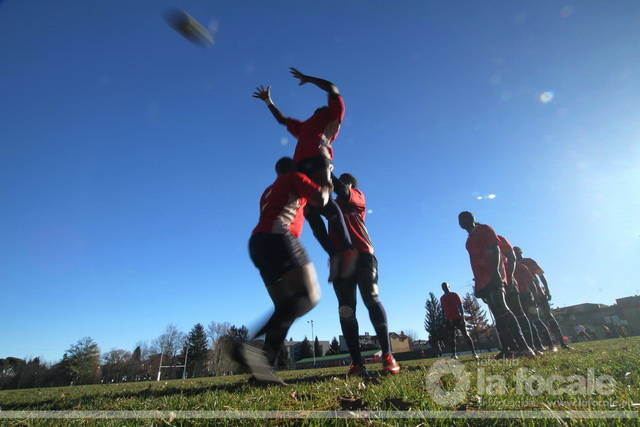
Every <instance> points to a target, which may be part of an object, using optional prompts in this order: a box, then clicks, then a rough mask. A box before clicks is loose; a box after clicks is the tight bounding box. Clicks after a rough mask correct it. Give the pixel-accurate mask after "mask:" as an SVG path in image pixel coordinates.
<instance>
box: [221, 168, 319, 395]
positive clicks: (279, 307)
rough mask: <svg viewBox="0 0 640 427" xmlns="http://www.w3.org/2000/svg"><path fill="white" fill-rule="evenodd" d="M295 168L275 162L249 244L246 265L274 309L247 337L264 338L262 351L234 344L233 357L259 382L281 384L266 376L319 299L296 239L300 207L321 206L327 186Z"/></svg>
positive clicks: (310, 266) (300, 221)
mask: <svg viewBox="0 0 640 427" xmlns="http://www.w3.org/2000/svg"><path fill="white" fill-rule="evenodd" d="M296 169H297V166H296V164H295V162H294V161H293V159H291V158H288V157H283V158H282V159H280V160H278V162H277V163H276V173H277V176H278V177H277V178H276V180H275V182H274V183H273V184H271V185H270V186H269V187H267V189H266V190H265V191H264V193H263V194H262V197H261V198H260V219H259V221H258V225H257V226H256V227H255V228H254V230H253V233H252V235H251V238H250V239H249V254H250V256H251V260H252V261H253V264H254V265H255V266H256V268H258V270H259V271H260V275H261V276H262V280H263V281H264V284H265V286H266V287H267V292H269V296H270V297H271V300H272V301H273V305H274V306H275V310H274V312H273V315H272V316H271V317H270V318H269V320H268V321H267V322H266V324H265V325H264V326H262V327H261V328H260V329H259V330H258V332H256V333H255V335H254V336H253V337H252V339H254V338H256V337H259V336H261V335H263V334H264V335H266V336H265V342H264V347H263V350H262V351H260V350H258V349H256V348H254V347H252V346H250V345H247V344H245V345H237V346H236V347H235V351H234V358H235V359H236V360H237V361H238V362H239V363H240V364H241V365H243V366H244V367H245V368H247V369H249V370H250V371H251V373H252V375H253V378H254V380H255V381H257V382H259V383H275V384H283V382H282V380H280V379H279V378H278V377H276V376H275V374H274V373H273V371H272V366H273V365H274V363H275V361H276V360H277V355H278V351H279V350H280V348H281V347H282V344H283V342H284V340H285V338H286V336H287V332H288V331H289V328H290V327H291V325H292V324H293V322H294V321H295V320H296V319H297V318H298V317H300V316H302V315H304V314H305V313H307V312H308V311H309V310H311V309H312V308H313V307H314V306H315V305H316V304H317V302H318V300H319V298H320V288H319V286H318V280H317V278H316V273H315V270H314V268H313V264H312V263H311V262H310V261H309V258H308V257H307V253H306V252H305V250H304V248H303V247H302V245H301V244H300V240H299V239H298V238H299V237H300V233H301V232H302V226H303V224H304V215H303V209H304V207H305V205H306V204H307V203H309V204H311V205H313V206H317V207H322V206H324V205H325V204H326V202H327V200H328V199H329V192H330V187H328V186H324V187H321V186H319V185H318V184H316V183H315V182H313V181H311V180H310V179H309V178H308V177H307V176H306V175H303V174H301V173H299V172H297V171H296Z"/></svg>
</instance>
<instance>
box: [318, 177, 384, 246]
mask: <svg viewBox="0 0 640 427" xmlns="http://www.w3.org/2000/svg"><path fill="white" fill-rule="evenodd" d="M336 202H337V203H338V206H339V207H340V210H341V211H342V215H343V216H344V222H345V224H346V226H347V230H348V231H349V235H350V236H351V243H352V244H353V247H354V248H355V249H357V250H358V252H366V253H370V254H372V253H373V243H372V242H371V238H370V237H369V232H368V231H367V227H366V226H365V224H364V218H365V216H366V215H367V206H366V203H365V199H364V194H363V193H362V191H360V190H357V189H355V188H351V189H350V190H349V198H348V199H347V198H344V197H338V198H337V199H336ZM329 236H330V237H331V240H332V241H333V244H334V245H336V247H339V243H340V239H338V238H337V236H336V231H335V230H334V229H333V228H331V227H329Z"/></svg>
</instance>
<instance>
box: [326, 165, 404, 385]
mask: <svg viewBox="0 0 640 427" xmlns="http://www.w3.org/2000/svg"><path fill="white" fill-rule="evenodd" d="M333 190H334V191H335V193H336V195H337V198H336V201H337V203H338V206H339V207H340V210H341V212H342V214H343V216H344V220H345V223H346V225H347V229H348V231H349V236H350V237H351V241H352V242H353V246H354V248H355V249H356V250H357V251H358V254H357V260H356V268H355V271H354V272H353V273H352V274H350V275H349V276H346V277H338V278H336V280H335V281H334V282H333V288H334V291H335V293H336V297H337V299H338V314H339V316H340V326H341V328H342V333H343V335H344V338H345V341H346V342H347V347H348V348H349V353H350V354H351V367H350V368H349V372H348V373H347V375H348V376H366V375H367V371H366V369H365V367H364V361H363V360H362V355H361V354H360V345H359V342H358V337H359V332H358V320H357V318H356V290H357V289H360V296H361V297H362V301H363V302H364V305H365V306H366V307H367V310H368V311H369V319H370V320H371V324H372V325H373V328H374V329H375V331H376V336H377V337H378V342H379V343H380V348H381V350H382V366H383V369H384V372H385V373H388V374H397V373H399V372H400V365H398V363H397V362H396V360H395V358H394V357H393V354H392V353H391V345H390V343H389V329H388V326H387V315H386V312H385V310H384V307H383V306H382V302H381V301H380V297H379V294H378V260H377V259H376V256H375V255H374V254H373V252H374V251H373V243H372V242H371V238H370V237H369V232H368V230H367V227H366V225H365V223H364V219H365V215H366V212H367V207H366V203H365V197H364V194H363V193H362V191H360V190H359V189H358V181H357V180H356V178H355V177H354V176H353V175H351V174H348V173H343V174H342V175H340V178H339V179H338V178H336V177H335V176H334V177H333ZM318 231H319V232H320V233H322V234H323V235H322V236H317V237H319V240H320V241H324V240H326V237H325V236H324V234H326V230H325V229H324V225H323V227H322V230H318ZM329 238H330V239H331V241H332V243H333V245H334V247H336V248H337V249H338V250H340V249H342V247H341V245H342V244H343V243H342V239H341V238H340V231H339V230H336V229H335V227H334V224H331V223H330V224H329Z"/></svg>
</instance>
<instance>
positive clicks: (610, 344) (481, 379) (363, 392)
mask: <svg viewBox="0 0 640 427" xmlns="http://www.w3.org/2000/svg"><path fill="white" fill-rule="evenodd" d="M482 357H483V358H482V359H481V361H480V362H479V363H476V362H473V361H472V360H470V359H469V358H468V357H463V358H461V360H460V362H461V363H462V364H463V366H464V372H465V374H464V375H465V377H466V378H467V379H468V380H469V381H468V384H463V385H462V387H463V388H465V387H466V390H463V392H462V394H461V395H459V396H461V399H459V401H455V400H456V399H455V397H456V396H458V395H455V394H453V395H449V394H445V393H443V394H441V395H440V396H444V397H445V398H450V397H451V396H453V397H454V398H453V399H450V400H454V401H455V402H453V403H452V404H449V405H448V406H443V405H441V404H438V403H436V401H434V394H433V393H434V388H433V384H435V383H433V381H431V382H430V381H429V379H431V380H433V378H434V375H436V377H437V378H436V379H437V381H436V383H437V385H438V387H442V388H441V389H440V390H443V389H444V390H447V391H449V390H451V391H453V390H455V387H456V386H458V387H460V380H459V378H460V377H457V379H456V378H454V377H453V376H451V375H443V376H438V375H437V374H435V373H434V372H435V371H436V370H435V368H434V363H436V362H437V361H439V360H440V361H441V362H440V364H442V363H443V362H444V361H446V360H449V359H422V360H414V361H407V362H401V365H402V368H403V372H402V373H401V374H400V375H397V376H393V377H382V376H380V375H379V374H378V370H379V369H380V366H379V365H370V366H369V369H370V370H371V372H372V373H373V374H374V375H373V379H372V380H371V381H367V382H363V381H361V380H359V379H348V380H347V379H346V378H345V372H346V368H325V369H313V370H299V371H286V372H281V373H280V374H281V376H282V377H283V378H284V379H285V381H287V382H288V383H289V386H287V387H282V386H273V387H265V388H258V387H253V386H250V385H248V384H247V383H246V376H244V375H237V376H227V377H218V378H201V379H189V380H173V381H161V382H143V383H132V384H111V385H91V386H76V387H60V388H43V389H29V390H16V391H3V392H0V407H1V408H2V412H0V415H1V416H3V417H6V416H11V417H17V418H4V419H2V420H0V424H1V425H3V426H4V425H24V424H25V422H26V421H27V420H26V419H25V417H26V416H27V414H26V413H16V412H11V411H31V410H35V411H41V410H56V411H58V410H66V411H95V410H98V411H134V410H135V411H154V410H158V411H163V412H162V413H157V414H154V413H151V412H141V413H137V414H134V413H116V414H115V415H114V414H111V415H109V416H121V417H126V418H127V419H106V420H105V419H76V420H73V421H72V420H68V419H67V420H61V419H58V420H55V419H46V420H29V421H28V423H29V424H39V425H50V424H52V423H56V424H60V425H62V424H68V423H74V424H77V425H93V424H100V425H114V426H115V425H149V424H156V425H160V424H165V423H168V424H176V425H181V424H185V423H186V424H189V425H191V424H199V425H210V424H213V423H225V424H233V425H237V424H243V425H250V424H255V420H251V419H246V418H231V419H220V418H217V417H220V416H221V415H228V416H235V417H246V416H250V415H254V416H263V417H274V416H277V417H280V419H275V420H274V419H271V421H267V420H264V419H263V420H262V421H261V422H268V423H273V424H296V425H297V424H300V423H304V424H305V425H324V424H326V423H327V422H328V421H329V420H327V419H325V418H320V417H328V416H333V415H338V416H340V417H353V416H359V415H364V414H366V415H368V416H369V417H373V418H368V419H367V420H362V419H361V420H353V419H352V420H346V419H340V420H332V421H331V422H332V423H337V424H345V423H347V424H351V423H354V424H359V425H360V424H369V423H373V424H408V425H418V424H420V423H425V424H426V423H429V424H442V425H444V424H447V425H448V424H450V423H451V422H452V419H451V418H453V417H456V419H455V420H453V421H455V423H456V424H460V425H463V424H467V423H473V424H477V423H480V424H483V425H484V424H486V425H504V424H516V425H521V424H525V425H539V424H545V425H556V424H558V423H561V424H562V423H567V424H574V423H576V422H579V423H580V424H581V425H584V424H586V425H603V424H607V425H629V424H634V425H637V424H638V418H637V416H638V411H639V410H640V405H639V403H640V390H639V386H640V337H634V338H628V339H610V340H603V341H595V342H590V343H577V344H575V350H574V351H560V352H558V353H553V354H546V355H544V356H543V357H540V358H537V359H535V360H522V359H518V360H510V361H494V360H493V359H491V357H490V355H488V354H483V355H482ZM454 365H455V366H458V365H456V364H455V363H454ZM436 366H437V365H436ZM466 373H468V375H467V374H466ZM606 375H608V376H610V377H611V378H612V379H613V380H611V379H609V380H608V382H607V381H606V379H607V378H609V377H605V376H606ZM501 378H502V379H501ZM603 379H604V380H603ZM581 381H582V382H581ZM429 384H431V385H429ZM541 384H542V386H541ZM545 384H546V385H545ZM603 384H604V385H603ZM607 386H610V389H607ZM545 387H546V388H545ZM602 387H604V388H602ZM436 388H437V387H436ZM563 390H564V392H563ZM170 411H175V413H170ZM182 411H207V412H193V413H186V412H182ZM217 411H226V412H225V413H224V414H221V413H220V412H217ZM243 411H322V412H310V413H298V412H284V413H282V414H274V413H273V412H271V413H260V412H256V413H247V412H243ZM331 411H337V412H335V413H333V412H331ZM367 411H368V412H367ZM441 411H447V412H441ZM487 411H488V412H487ZM494 411H499V412H494ZM504 411H510V412H504ZM513 411H522V412H518V413H516V412H513ZM36 414H40V415H41V413H36ZM53 414H54V415H53V416H62V415H63V414H64V415H65V416H78V415H79V414H81V413H77V412H64V413H53ZM85 414H86V413H85ZM496 414H497V415H503V416H504V415H507V414H509V417H510V418H507V419H486V418H471V419H469V418H458V417H484V416H488V415H494V416H495V415H496ZM95 415H96V414H92V416H95ZM98 415H99V416H106V415H107V414H105V413H100V414H98ZM567 415H570V416H576V415H578V416H579V417H580V419H579V420H578V419H575V418H566V419H564V420H562V418H563V417H566V416H567ZM589 415H599V416H605V417H610V418H609V419H585V418H584V417H585V416H589ZM134 416H140V417H143V418H141V419H135V418H133V419H132V418H130V417H134ZM301 416H310V417H309V418H307V419H300V418H287V417H301ZM533 416H537V417H543V418H538V419H534V418H530V417H533ZM186 417H190V418H189V419H186ZM194 417H199V418H194ZM207 417H209V418H207ZM211 417H214V418H213V419H211ZM414 417H415V418H414ZM545 417H546V418H545ZM621 417H623V418H621ZM624 417H635V418H632V419H629V418H627V419H625V418H624ZM429 418H431V419H429Z"/></svg>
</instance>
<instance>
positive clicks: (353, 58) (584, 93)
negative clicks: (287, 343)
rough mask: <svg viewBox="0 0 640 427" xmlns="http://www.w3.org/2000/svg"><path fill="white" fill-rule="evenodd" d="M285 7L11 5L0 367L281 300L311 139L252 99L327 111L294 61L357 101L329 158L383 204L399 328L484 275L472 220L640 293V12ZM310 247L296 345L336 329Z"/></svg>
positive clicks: (578, 283)
mask: <svg viewBox="0 0 640 427" xmlns="http://www.w3.org/2000/svg"><path fill="white" fill-rule="evenodd" d="M270 4H272V2H257V1H254V2H243V3H242V7H240V6H238V5H232V4H231V3H225V4H223V3H220V2H212V1H211V2H209V1H207V2H205V1H195V0H193V1H184V2H177V3H176V2H168V1H164V0H153V1H151V0H140V1H136V2H124V1H116V0H114V1H110V2H78V1H70V0H66V1H56V2H48V1H17V0H6V1H4V2H2V3H1V4H0V55H1V56H2V58H3V61H2V66H1V67H0V94H1V97H0V99H2V102H0V142H1V143H0V206H2V211H1V212H2V213H1V216H0V218H1V219H2V220H1V221H0V236H2V238H1V239H0V286H1V289H2V298H0V313H1V317H2V323H3V332H2V333H1V334H0V357H5V356H10V355H13V356H19V357H22V356H43V357H44V358H46V359H47V360H50V361H53V360H57V359H59V358H60V357H61V356H62V353H63V352H64V350H65V349H66V348H68V346H69V345H70V344H71V343H73V342H75V341H76V340H77V339H79V338H81V337H83V336H87V335H88V336H91V337H92V338H94V339H95V340H96V341H97V342H98V343H99V345H100V346H101V348H102V349H103V350H104V351H107V350H109V349H112V348H125V349H129V350H132V349H133V347H134V346H135V344H136V342H138V341H139V340H150V339H153V338H155V337H157V336H158V335H160V334H161V333H162V331H163V329H164V328H165V326H166V325H167V324H168V323H174V324H176V325H177V326H178V327H179V328H180V329H182V330H184V331H187V330H188V329H190V328H191V327H192V326H193V325H194V324H195V323H197V322H201V323H203V324H205V325H206V324H207V323H208V322H210V321H212V320H215V321H228V322H232V323H235V324H243V323H244V324H254V321H255V320H256V319H258V318H259V317H261V316H263V315H264V314H266V313H267V312H268V311H269V309H270V302H269V299H268V296H267V294H266V291H265V290H264V287H263V285H262V283H261V281H260V278H259V275H258V273H257V271H256V270H255V269H254V267H253V266H252V264H251V262H250V260H249V258H248V254H247V240H248V237H249V234H250V232H251V229H252V228H253V227H254V226H255V224H256V222H257V217H258V199H259V196H260V194H261V192H262V190H263V189H264V187H266V186H267V185H269V184H270V183H271V182H272V180H273V178H274V176H273V172H272V171H273V163H274V161H275V160H276V159H277V158H279V157H280V156H283V155H290V154H292V153H293V149H294V144H295V141H294V140H293V138H292V137H291V136H289V135H287V133H286V130H285V129H284V128H283V127H280V126H278V125H277V124H276V122H275V121H274V120H273V119H272V118H271V116H270V114H269V113H268V111H267V110H266V108H265V107H264V106H263V105H262V104H260V103H259V102H258V101H256V100H254V99H252V98H251V97H250V95H251V92H252V91H253V90H254V88H255V86H257V85H258V84H270V85H272V88H273V89H272V91H273V97H274V100H275V102H276V104H277V105H278V106H279V107H280V108H281V109H282V110H283V112H284V113H285V114H286V115H290V116H293V117H298V118H306V117H308V116H309V115H310V114H311V112H312V111H313V109H314V108H316V107H317V106H319V105H320V104H322V103H323V102H324V101H325V98H324V96H323V94H322V92H320V91H319V90H318V89H316V88H314V87H311V86H309V85H307V86H303V87H298V86H297V83H296V81H295V80H294V79H292V78H291V77H290V76H289V74H288V72H287V70H288V67H290V66H295V67H298V68H299V69H300V70H302V71H303V72H306V73H309V74H314V75H318V76H322V77H325V78H328V79H330V80H332V81H334V82H335V83H336V84H337V85H338V86H339V88H340V90H341V92H342V93H343V95H344V97H345V101H346V105H347V111H346V118H345V121H344V124H343V127H342V131H341V134H340V136H339V137H338V139H337V140H336V142H335V145H334V147H335V167H336V170H337V171H338V172H342V171H349V172H351V173H353V174H354V175H355V176H356V177H358V179H359V180H360V183H361V188H362V190H363V191H364V192H365V194H366V196H367V199H368V203H369V209H371V211H372V213H371V214H370V215H369V217H368V226H369V229H370V232H371V235H372V238H373V240H374V243H375V245H376V250H377V255H378V259H379V262H380V289H381V297H382V300H383V302H384V304H385V306H386V309H387V313H388V317H389V325H390V328H391V330H394V331H399V330H407V329H412V330H414V331H416V332H417V333H418V335H419V336H421V337H426V333H425V332H424V329H423V327H422V323H423V318H424V308H423V306H424V301H425V299H426V296H427V294H428V292H429V291H433V292H435V293H436V294H438V295H439V293H440V287H439V284H440V283H441V282H442V281H448V282H450V283H451V284H452V287H453V288H454V290H456V291H458V292H459V293H461V294H462V293H465V292H467V291H470V290H471V270H470V267H469V263H468V257H467V253H466V251H465V249H464V243H465V239H466V232H465V231H463V230H461V229H460V228H459V227H458V225H457V214H458V212H459V211H461V210H471V211H472V212H474V213H475V214H476V216H477V218H478V220H479V221H480V222H484V223H487V224H490V225H492V226H493V227H494V228H495V230H496V231H498V232H499V233H501V234H504V235H505V236H506V237H507V238H509V239H510V241H511V242H512V243H513V244H516V245H519V246H521V247H523V249H524V251H525V255H528V256H531V257H533V258H535V259H536V260H537V261H538V262H539V263H540V265H541V266H542V267H543V268H544V269H545V271H546V272H547V278H548V279H549V284H550V287H551V290H552V293H553V296H554V299H553V302H554V304H555V305H556V306H563V305H571V304H578V303H582V302H598V303H606V304H611V303H613V302H614V300H615V298H619V297H623V296H628V295H633V294H638V293H639V292H640V284H639V283H638V280H637V278H636V277H637V274H636V270H637V265H638V261H637V260H638V256H639V255H640V251H639V249H640V227H639V226H638V223H637V218H638V213H639V212H640V198H639V197H638V196H639V195H638V190H637V187H638V182H640V166H639V165H640V125H638V121H637V111H638V110H639V108H640V101H639V100H640V97H639V95H640V78H639V75H640V51H639V50H638V49H637V46H639V45H640V33H639V32H638V31H637V22H638V19H639V18H640V5H639V4H638V3H637V2H635V1H631V0H629V1H618V2H601V1H580V2H577V1H574V2H571V1H567V2H557V1H536V2H508V1H489V2H474V1H461V2H456V3H455V5H453V4H451V3H447V2H435V1H426V2H417V1H416V2H405V3H398V2H382V1H366V2H365V1H348V2H339V1H329V2H325V3H323V4H322V7H318V6H317V5H313V4H311V3H307V2H284V1H283V2H278V3H277V6H269V5H270ZM170 6H179V7H182V8H184V9H185V10H187V11H188V12H189V13H190V14H192V15H193V16H194V17H196V18H197V19H199V20H200V21H201V22H203V23H205V24H210V23H212V22H216V23H217V25H218V28H219V30H218V32H217V33H216V43H215V45H214V46H213V47H211V48H209V49H203V48H199V47H196V46H192V45H190V44H189V43H187V42H186V41H185V40H183V39H181V38H180V37H179V36H178V35H177V34H176V33H175V32H173V30H171V29H169V28H168V27H167V26H166V24H165V22H164V21H163V18H162V14H163V12H164V10H165V9H166V8H167V7H170ZM543 101H545V102H543ZM489 194H495V198H494V199H487V198H483V199H482V200H478V199H477V197H478V196H487V195H489ZM303 243H304V244H305V246H306V247H307V249H308V251H309V254H310V256H311V257H312V259H313V260H314V262H315V264H316V266H317V269H318V273H319V276H320V280H321V283H322V290H323V299H322V301H321V303H320V304H319V306H318V307H317V308H316V309H315V310H314V311H312V312H311V313H310V314H308V315H307V316H306V317H305V318H303V319H301V320H300V321H298V323H297V324H295V325H294V327H293V328H292V329H291V333H290V336H292V337H293V338H294V339H301V338H302V337H303V336H304V335H309V336H310V327H309V324H308V323H307V322H306V320H309V319H313V320H314V321H315V325H316V334H317V335H318V336H319V337H320V339H330V338H331V337H333V336H337V335H338V334H339V324H338V316H337V310H336V308H337V303H336V301H335V296H334V295H333V291H332V289H331V287H330V286H329V285H328V284H327V283H326V276H327V270H326V257H325V256H324V254H323V253H322V252H321V250H320V248H319V246H318V245H317V244H316V243H315V241H314V240H313V236H312V235H311V233H310V230H309V229H308V228H306V230H305V232H304V234H303ZM363 308H364V307H363V305H362V304H360V309H361V310H360V311H359V314H360V315H359V318H360V320H361V321H360V324H361V331H362V332H365V331H369V332H372V328H371V326H370V324H369V321H368V316H367V315H366V312H364V311H362V309H363Z"/></svg>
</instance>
